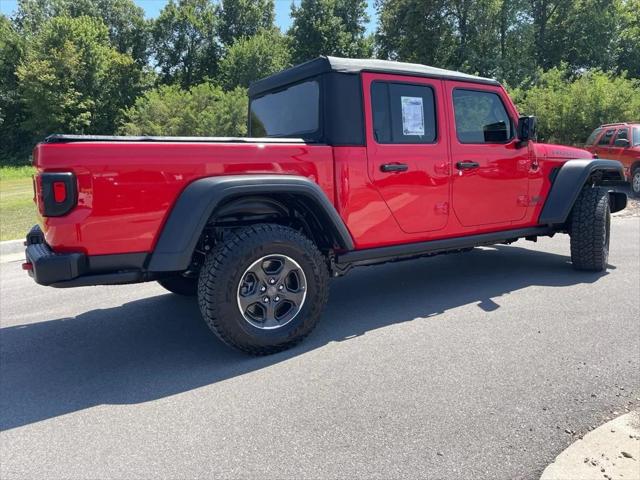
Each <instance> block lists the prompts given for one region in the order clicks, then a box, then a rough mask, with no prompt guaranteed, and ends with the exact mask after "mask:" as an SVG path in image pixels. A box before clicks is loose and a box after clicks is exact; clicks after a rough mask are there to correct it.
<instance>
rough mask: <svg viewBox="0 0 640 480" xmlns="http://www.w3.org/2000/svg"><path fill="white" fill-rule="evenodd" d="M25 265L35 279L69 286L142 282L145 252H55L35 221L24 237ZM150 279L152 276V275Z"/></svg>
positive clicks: (50, 284) (40, 282)
mask: <svg viewBox="0 0 640 480" xmlns="http://www.w3.org/2000/svg"><path fill="white" fill-rule="evenodd" d="M25 245H26V247H27V249H26V250H25V257H26V265H27V271H28V272H29V275H30V276H31V277H33V279H34V280H35V282H36V283H38V284H40V285H45V286H51V287H58V288H66V287H82V286H89V285H117V284H123V283H137V282H142V281H144V280H145V279H147V278H146V277H147V276H148V275H145V272H144V270H143V266H144V264H145V262H146V256H147V255H146V253H133V254H124V255H99V256H93V257H90V256H87V255H85V254H84V253H56V252H54V251H53V250H51V248H50V247H49V245H47V243H46V242H45V238H44V234H43V233H42V230H41V229H40V227H39V226H38V225H35V226H34V227H33V228H31V230H30V231H29V233H28V234H27V238H26V241H25ZM149 279H150V278H149Z"/></svg>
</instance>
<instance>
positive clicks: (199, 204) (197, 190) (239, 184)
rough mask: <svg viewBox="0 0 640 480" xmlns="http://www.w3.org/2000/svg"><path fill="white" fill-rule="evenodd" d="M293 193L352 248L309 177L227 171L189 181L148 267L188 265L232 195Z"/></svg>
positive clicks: (179, 268)
mask: <svg viewBox="0 0 640 480" xmlns="http://www.w3.org/2000/svg"><path fill="white" fill-rule="evenodd" d="M274 193H275V194H278V193H285V194H293V195H297V196H302V197H305V199H306V200H308V201H310V202H312V203H313V205H314V206H315V208H316V209H317V210H318V212H320V214H321V215H322V216H323V217H324V218H323V223H324V225H325V226H326V228H330V229H332V230H333V231H332V233H333V234H334V237H335V238H336V239H337V242H338V244H339V246H340V248H342V249H344V250H353V239H352V238H351V235H350V233H349V231H348V230H347V227H346V226H345V224H344V222H343V221H342V218H340V215H339V214H338V212H337V211H336V209H335V207H334V206H333V204H332V203H331V201H330V200H329V199H328V198H327V196H326V195H325V193H324V192H323V191H322V189H321V188H320V187H319V186H318V184H316V183H315V182H313V181H312V180H310V179H309V178H307V177H302V176H297V175H225V176H217V177H206V178H201V179H199V180H195V181H194V182H192V183H190V184H189V185H187V187H186V188H185V189H184V190H183V191H182V193H181V194H180V196H179V197H178V199H177V200H176V202H175V204H174V206H173V208H172V209H171V212H170V213H169V216H168V218H167V220H166V222H165V223H164V227H163V229H162V232H161V233H160V236H159V239H158V242H157V243H156V246H155V249H154V251H153V253H152V254H151V258H150V260H149V264H148V270H149V271H151V272H171V271H183V270H186V269H187V268H188V267H189V264H190V263H191V258H192V255H193V252H194V250H195V247H196V245H197V243H198V240H199V238H200V235H201V233H202V231H203V229H204V227H205V225H206V224H207V222H208V221H209V218H211V216H212V214H213V213H214V211H215V210H216V208H217V207H218V206H219V205H220V204H222V203H223V202H226V201H227V200H230V199H233V198H239V197H244V196H247V195H254V196H255V195H265V194H274Z"/></svg>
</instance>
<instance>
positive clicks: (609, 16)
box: [540, 0, 640, 71]
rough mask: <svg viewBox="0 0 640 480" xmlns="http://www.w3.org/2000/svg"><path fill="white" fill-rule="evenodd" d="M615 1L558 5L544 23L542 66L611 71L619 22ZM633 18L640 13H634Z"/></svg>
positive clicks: (577, 0) (591, 1)
mask: <svg viewBox="0 0 640 480" xmlns="http://www.w3.org/2000/svg"><path fill="white" fill-rule="evenodd" d="M619 10H620V9H619V2H618V0H576V1H571V2H567V1H565V2H560V3H558V8H557V9H556V10H555V14H554V15H553V16H551V17H550V18H549V20H548V22H547V28H546V34H545V35H546V36H545V38H544V43H543V44H542V45H541V46H540V48H542V49H543V50H544V51H543V52H542V58H543V59H544V63H542V64H541V66H544V67H545V68H549V67H552V66H558V65H560V63H562V62H564V63H567V64H568V65H569V67H570V68H571V69H573V70H576V71H577V70H579V69H585V68H587V69H588V68H600V69H603V70H610V69H611V68H612V67H613V66H614V62H615V60H616V57H615V54H614V50H615V40H616V29H617V23H618V22H619V15H620V11H619ZM635 15H636V17H637V16H638V15H640V12H638V11H636V13H635Z"/></svg>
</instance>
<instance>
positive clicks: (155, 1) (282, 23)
mask: <svg viewBox="0 0 640 480" xmlns="http://www.w3.org/2000/svg"><path fill="white" fill-rule="evenodd" d="M167 1H168V0H134V2H135V3H137V4H138V5H140V6H141V7H142V8H143V9H144V11H145V12H146V14H147V17H149V18H153V17H156V16H158V14H159V13H160V10H162V7H163V6H164V5H165V4H166V3H167ZM298 2H299V0H297V1H296V3H298ZM275 4H276V23H277V25H278V26H279V27H280V28H281V29H282V30H286V29H287V28H289V25H291V17H290V16H289V12H290V10H291V8H290V7H291V0H275ZM17 5H18V2H17V0H0V13H4V14H5V15H11V14H12V13H13V12H14V11H15V10H16V8H17ZM368 12H369V17H371V21H370V22H369V25H368V26H367V32H372V31H374V30H375V27H376V12H375V9H374V7H373V0H370V1H369V8H368Z"/></svg>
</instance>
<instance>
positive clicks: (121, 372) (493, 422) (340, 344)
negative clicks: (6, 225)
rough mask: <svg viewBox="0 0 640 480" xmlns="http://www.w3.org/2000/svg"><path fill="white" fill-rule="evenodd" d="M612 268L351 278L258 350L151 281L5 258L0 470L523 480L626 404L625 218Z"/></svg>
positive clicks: (386, 270) (376, 273)
mask: <svg viewBox="0 0 640 480" xmlns="http://www.w3.org/2000/svg"><path fill="white" fill-rule="evenodd" d="M612 228H613V233H612V245H611V256H610V268H609V269H608V271H607V272H606V273H604V274H591V273H584V272H576V271H574V270H573V269H572V268H571V265H570V264H569V256H568V255H569V239H568V237H567V236H564V235H559V236H556V237H555V238H553V239H540V240H539V241H538V243H535V244H534V243H531V242H526V241H519V242H517V243H515V244H513V245H511V246H496V247H491V248H483V249H475V250H474V251H472V252H469V253H464V254H456V255H442V256H438V257H433V258H427V259H420V260H413V261H408V262H402V263H394V264H388V265H384V266H378V267H367V268H360V269H355V270H353V271H352V272H351V273H349V274H348V275H347V276H345V277H343V278H339V279H336V280H334V281H333V283H332V291H331V296H330V300H329V305H328V307H327V309H326V311H325V313H324V315H323V318H322V321H321V324H320V325H319V327H318V328H317V329H316V331H315V332H314V333H313V334H312V335H311V336H310V337H309V338H308V339H307V340H306V341H305V342H304V343H303V344H302V345H300V346H298V347H296V348H295V349H293V350H290V351H287V352H283V353H281V354H277V355H273V356H269V357H262V358H253V357H248V356H245V355H243V354H241V353H238V352H236V351H234V350H232V349H229V348H227V347H225V346H224V345H222V344H221V343H220V342H219V341H218V340H217V339H216V338H215V337H214V336H213V335H212V334H210V333H209V331H208V329H207V327H206V326H205V324H204V322H203V321H202V320H201V318H200V315H199V312H198V308H197V305H196V302H195V301H194V300H193V299H185V298H181V297H177V296H175V295H172V294H169V293H166V292H165V291H164V290H163V289H162V288H161V287H159V286H158V285H157V284H155V283H149V284H144V285H133V286H113V287H88V288H79V289H69V290H56V289H52V288H45V287H40V286H37V285H36V284H34V283H33V281H31V280H30V279H29V278H28V277H27V275H26V274H25V273H24V272H22V271H21V270H20V263H19V262H12V263H6V264H3V265H1V266H0V282H1V283H0V295H1V297H0V429H1V430H2V432H1V433H0V478H2V479H3V480H5V479H14V478H29V479H39V478H43V479H44V478H46V479H57V478H100V479H103V478H105V479H106V478H155V477H162V478H197V477H222V478H345V477H353V478H381V479H382V478H384V479H389V478H400V477H404V478H416V477H422V478H427V477H428V478H432V479H436V478H446V479H452V478H470V479H471V478H473V479H484V478H491V479H537V478H539V476H540V474H541V473H542V471H543V470H544V468H545V467H546V466H547V464H548V463H549V462H551V461H552V460H553V459H554V458H555V457H556V456H557V455H558V454H559V453H560V452H561V451H562V450H564V449H565V448H566V447H567V445H568V444H570V443H571V442H573V441H574V440H576V439H577V438H578V437H579V436H581V435H583V434H585V433H586V432H587V431H589V429H590V428H593V427H595V426H597V425H600V424H602V423H604V422H605V421H606V420H607V419H609V418H613V417H614V416H616V415H618V414H622V413H625V412H626V411H627V409H631V408H634V407H637V406H638V405H639V404H640V320H639V319H640V218H638V217H628V218H615V219H614V221H613V226H612Z"/></svg>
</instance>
